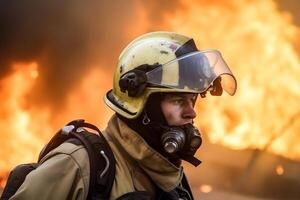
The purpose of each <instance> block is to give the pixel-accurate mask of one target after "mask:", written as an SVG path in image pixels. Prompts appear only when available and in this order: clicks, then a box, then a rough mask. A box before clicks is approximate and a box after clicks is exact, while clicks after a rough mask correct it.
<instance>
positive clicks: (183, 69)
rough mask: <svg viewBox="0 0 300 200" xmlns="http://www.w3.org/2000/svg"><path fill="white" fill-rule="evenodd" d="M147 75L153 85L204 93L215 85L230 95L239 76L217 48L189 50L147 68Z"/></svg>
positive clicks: (234, 90)
mask: <svg viewBox="0 0 300 200" xmlns="http://www.w3.org/2000/svg"><path fill="white" fill-rule="evenodd" d="M146 76H147V82H148V83H149V84H150V85H153V86H159V87H166V88H174V89H178V90H184V91H186V92H192V93H203V92H205V91H207V90H209V89H210V88H211V87H212V86H214V85H217V86H219V87H220V86H221V88H219V89H221V90H222V89H223V90H225V91H226V92H227V93H228V94H230V95H234V93H235V92H236V80H235V77H234V76H233V74H232V72H231V71H230V69H229V68H228V66H227V64H226V63H225V61H224V60H223V58H222V55H221V53H220V52H219V51H217V50H206V51H197V52H192V53H189V54H186V55H184V56H182V57H179V58H176V59H174V60H172V61H170V62H168V63H166V64H163V65H161V66H159V67H157V68H155V69H153V70H151V71H149V72H147V73H146ZM216 81H218V83H217V84H215V82H216Z"/></svg>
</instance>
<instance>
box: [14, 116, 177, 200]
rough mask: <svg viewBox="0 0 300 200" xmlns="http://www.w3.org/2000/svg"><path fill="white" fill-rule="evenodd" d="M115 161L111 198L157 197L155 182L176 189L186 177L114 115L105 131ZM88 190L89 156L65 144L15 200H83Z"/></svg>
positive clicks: (28, 179) (80, 148)
mask: <svg viewBox="0 0 300 200" xmlns="http://www.w3.org/2000/svg"><path fill="white" fill-rule="evenodd" d="M103 134H104V136H105V137H106V138H107V140H108V142H109V144H110V146H111V148H112V151H113V153H114V155H115V159H116V176H115V180H114V184H113V187H112V191H111V197H110V199H117V198H118V197H120V196H122V195H123V194H126V193H129V192H134V191H148V192H150V193H152V194H153V195H154V196H155V187H154V183H156V184H157V186H159V187H160V188H161V189H162V190H164V191H171V190H172V189H174V188H175V187H177V186H178V185H179V183H180V181H181V178H182V176H183V170H182V167H180V168H178V167H176V166H175V165H173V164H172V163H170V162H169V161H168V160H167V159H165V158H164V157H162V156H161V155H160V154H159V153H158V152H156V151H155V150H153V149H152V148H151V147H150V146H148V145H147V143H146V142H145V141H144V140H143V138H142V137H141V136H140V135H138V134H137V133H136V132H134V131H133V130H132V129H130V128H129V127H128V126H127V125H126V124H125V123H123V122H122V121H121V120H119V119H118V118H117V117H116V116H113V117H112V118H111V119H110V121H109V124H108V127H107V128H106V130H105V131H103ZM88 188H89V162H88V155H87V152H86V150H85V149H84V147H83V146H81V145H80V146H76V145H74V144H71V143H63V144H62V145H60V146H59V147H58V148H56V149H54V150H53V151H51V152H50V153H49V154H47V155H46V156H45V157H44V158H43V160H42V164H41V165H40V166H39V167H38V168H37V169H36V170H34V171H32V172H31V173H30V174H28V175H27V177H26V179H25V181H24V183H23V184H22V186H21V187H20V188H19V190H18V191H17V193H16V194H15V195H14V196H13V197H12V198H11V199H13V200H17V199H22V200H27V199H28V200H32V199H40V200H43V199H48V200H49V199H51V200H52V199H53V200H57V199H76V200H84V199H86V197H87V193H88Z"/></svg>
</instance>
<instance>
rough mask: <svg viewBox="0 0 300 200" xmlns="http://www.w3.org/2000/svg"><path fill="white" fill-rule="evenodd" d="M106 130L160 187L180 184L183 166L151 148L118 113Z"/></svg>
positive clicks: (165, 189)
mask: <svg viewBox="0 0 300 200" xmlns="http://www.w3.org/2000/svg"><path fill="white" fill-rule="evenodd" d="M106 132H107V133H109V137H110V138H112V139H113V140H114V142H117V143H118V146H120V147H121V150H122V149H123V150H125V151H126V152H127V153H128V155H129V156H130V157H131V158H132V159H133V160H135V162H136V163H137V165H138V166H139V167H140V168H142V169H143V170H144V171H145V173H147V174H148V176H149V177H150V178H151V179H152V181H153V182H154V183H156V185H157V186H158V187H159V188H161V189H162V190H164V191H167V192H168V191H171V190H173V189H174V188H176V187H177V186H178V185H179V183H180V182H181V179H182V176H183V169H182V167H176V166H175V165H174V164H172V163H171V162H170V161H168V159H167V158H165V157H163V156H162V155H161V154H160V153H158V152H157V151H155V150H154V149H153V148H151V147H150V146H149V145H148V144H147V143H146V142H145V140H144V139H143V138H142V137H141V136H140V135H139V134H138V133H136V132H135V131H134V130H132V129H130V128H129V127H128V126H127V125H126V124H125V123H124V122H123V121H122V120H120V119H119V118H118V117H117V116H116V115H114V116H112V118H111V119H110V121H109V123H108V127H107V129H106Z"/></svg>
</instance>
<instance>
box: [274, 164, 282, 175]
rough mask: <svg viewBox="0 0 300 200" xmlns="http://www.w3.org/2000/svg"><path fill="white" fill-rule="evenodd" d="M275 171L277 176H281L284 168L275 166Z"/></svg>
mask: <svg viewBox="0 0 300 200" xmlns="http://www.w3.org/2000/svg"><path fill="white" fill-rule="evenodd" d="M275 171H276V173H277V174H278V175H282V174H283V173H284V168H283V166H282V165H277V167H276V169H275Z"/></svg>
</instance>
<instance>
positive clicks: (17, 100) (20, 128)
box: [0, 62, 47, 186]
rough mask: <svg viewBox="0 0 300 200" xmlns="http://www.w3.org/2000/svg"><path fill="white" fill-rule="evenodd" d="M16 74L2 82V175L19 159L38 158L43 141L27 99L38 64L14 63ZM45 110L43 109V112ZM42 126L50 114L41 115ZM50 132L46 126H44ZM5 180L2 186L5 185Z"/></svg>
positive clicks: (29, 159) (0, 121)
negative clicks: (35, 127)
mask: <svg viewBox="0 0 300 200" xmlns="http://www.w3.org/2000/svg"><path fill="white" fill-rule="evenodd" d="M12 68H13V73H12V74H11V75H9V76H7V77H6V78H4V79H2V80H1V82H0V86H1V87H0V88H1V95H0V97H1V103H2V106H1V108H0V112H1V114H2V119H1V120H0V130H1V138H2V139H1V141H2V147H1V151H0V157H1V158H5V159H1V160H0V177H5V176H6V175H7V174H3V173H7V172H9V171H10V170H11V169H12V167H13V166H15V165H16V164H17V163H19V162H20V161H23V162H32V161H33V160H36V156H37V154H36V152H37V151H38V150H39V149H41V148H42V146H43V143H44V142H43V140H42V138H41V137H38V135H39V134H38V132H35V130H34V128H33V127H32V125H33V124H34V123H36V122H35V121H34V120H33V119H32V118H33V115H32V111H31V108H30V106H29V105H27V102H26V100H25V96H26V95H28V94H29V93H30V90H31V88H32V87H33V85H34V83H35V81H36V79H37V76H38V64H37V63H35V62H32V63H16V64H14V65H13V66H12ZM41 113H42V112H41ZM39 117H40V125H43V123H42V122H43V121H42V120H43V119H45V117H47V113H43V114H39ZM45 131H46V132H47V127H45ZM4 180H5V179H2V181H1V183H0V185H1V186H3V184H4Z"/></svg>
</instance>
